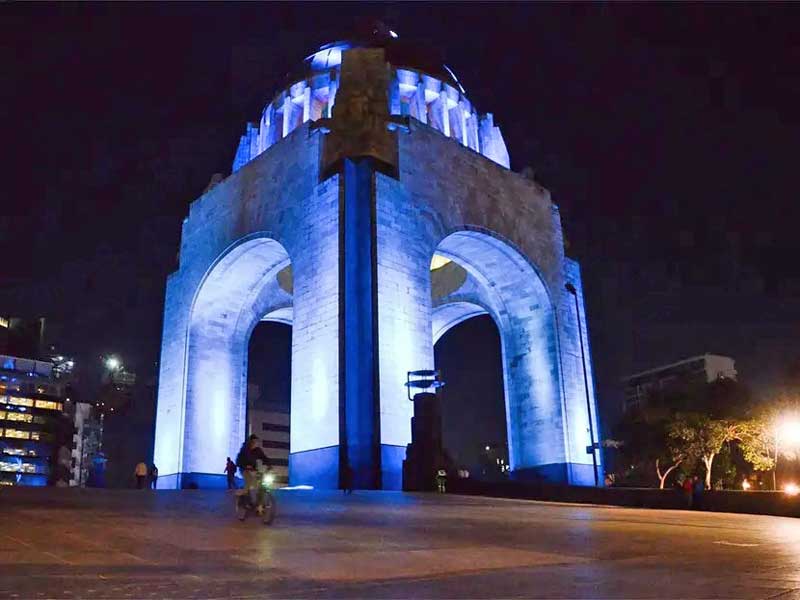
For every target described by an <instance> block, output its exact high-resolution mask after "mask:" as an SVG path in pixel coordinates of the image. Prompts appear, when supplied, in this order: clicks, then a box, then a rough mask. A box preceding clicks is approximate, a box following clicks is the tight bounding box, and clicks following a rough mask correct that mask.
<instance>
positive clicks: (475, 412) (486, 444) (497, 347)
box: [434, 314, 508, 481]
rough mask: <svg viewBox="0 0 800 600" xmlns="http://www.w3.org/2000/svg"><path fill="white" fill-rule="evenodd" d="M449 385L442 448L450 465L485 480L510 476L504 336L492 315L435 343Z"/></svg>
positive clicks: (443, 395) (467, 322)
mask: <svg viewBox="0 0 800 600" xmlns="http://www.w3.org/2000/svg"><path fill="white" fill-rule="evenodd" d="M434 362H435V365H436V369H437V370H439V371H440V373H441V374H442V377H443V379H444V380H445V381H446V383H447V385H445V386H444V387H443V388H441V390H440V392H439V399H440V410H441V418H442V445H443V447H444V450H445V454H446V456H447V457H448V458H449V460H450V464H451V465H452V466H453V467H454V468H456V467H457V468H458V469H459V470H467V471H469V473H470V477H471V478H473V479H480V480H484V481H494V480H499V479H504V478H506V477H507V476H508V472H507V469H508V440H507V436H508V432H507V428H506V409H505V386H504V384H503V360H502V350H501V343H500V331H499V330H498V328H497V324H496V323H495V322H494V319H493V318H492V317H491V316H489V315H488V314H480V315H475V316H472V317H470V318H467V319H464V320H462V321H460V322H459V323H458V324H457V325H455V326H452V327H450V328H448V329H447V331H446V333H444V334H443V335H442V336H441V337H440V338H439V339H437V340H436V342H435V343H434Z"/></svg>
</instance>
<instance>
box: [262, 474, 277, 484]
mask: <svg viewBox="0 0 800 600" xmlns="http://www.w3.org/2000/svg"><path fill="white" fill-rule="evenodd" d="M274 481H275V475H273V474H272V473H266V474H265V475H264V485H266V486H270V485H272V484H273V482H274Z"/></svg>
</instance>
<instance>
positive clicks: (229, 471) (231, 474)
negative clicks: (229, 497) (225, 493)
mask: <svg viewBox="0 0 800 600" xmlns="http://www.w3.org/2000/svg"><path fill="white" fill-rule="evenodd" d="M225 475H226V476H227V477H228V489H229V490H234V489H236V463H235V462H233V461H232V460H231V457H230V456H229V457H228V462H227V463H225Z"/></svg>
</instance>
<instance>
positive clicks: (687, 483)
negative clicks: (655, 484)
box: [681, 475, 694, 508]
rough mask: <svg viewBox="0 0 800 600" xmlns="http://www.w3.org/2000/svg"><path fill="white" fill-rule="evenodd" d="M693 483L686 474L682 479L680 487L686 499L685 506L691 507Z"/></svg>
mask: <svg viewBox="0 0 800 600" xmlns="http://www.w3.org/2000/svg"><path fill="white" fill-rule="evenodd" d="M693 488H694V483H693V482H692V478H691V477H689V476H688V475H687V476H686V478H685V479H684V480H683V485H682V486H681V489H682V490H683V497H684V498H685V500H686V507H687V508H692V495H693V493H694V489H693Z"/></svg>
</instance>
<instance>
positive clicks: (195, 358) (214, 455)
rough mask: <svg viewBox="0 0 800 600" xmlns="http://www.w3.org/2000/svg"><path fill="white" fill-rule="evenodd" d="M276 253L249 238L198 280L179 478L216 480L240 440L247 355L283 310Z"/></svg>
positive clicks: (285, 257) (256, 237)
mask: <svg viewBox="0 0 800 600" xmlns="http://www.w3.org/2000/svg"><path fill="white" fill-rule="evenodd" d="M289 263H290V259H289V254H288V252H287V251H286V249H285V248H284V247H283V245H282V244H281V243H280V242H278V241H276V240H275V239H274V238H273V237H271V236H270V235H269V234H267V233H257V234H253V235H250V236H247V237H245V238H242V239H240V240H238V241H237V242H236V243H234V244H232V245H231V246H229V247H228V248H227V249H226V250H225V251H224V252H223V253H222V254H221V255H220V256H219V257H218V258H217V259H216V260H215V261H214V263H213V265H212V266H211V267H210V268H209V269H208V271H207V272H206V274H205V275H204V277H203V279H202V281H201V283H200V285H199V286H198V288H197V291H196V293H195V296H194V300H193V302H192V306H191V310H190V312H189V323H188V336H187V349H186V365H185V369H186V373H185V378H186V388H185V408H184V415H185V417H184V419H185V420H184V424H183V440H182V449H181V450H182V453H183V452H184V451H185V452H186V454H185V455H184V456H183V465H184V467H183V468H184V472H188V473H192V474H194V476H195V477H202V474H216V473H217V472H218V471H219V464H218V463H219V460H220V456H222V457H223V458H224V457H225V456H235V454H236V452H237V451H238V449H239V446H240V445H241V443H242V440H243V439H244V436H245V432H246V394H247V384H246V378H247V347H248V340H249V339H250V334H251V333H252V330H253V328H254V327H255V326H256V325H257V324H258V322H259V321H260V320H261V319H262V318H263V317H264V316H265V315H270V314H272V313H274V312H275V311H281V310H284V311H285V309H286V308H287V307H288V306H290V305H291V296H290V295H289V294H288V293H287V292H286V291H285V290H283V289H282V288H281V286H280V285H279V284H278V281H277V277H276V275H277V273H278V272H279V271H281V270H282V269H284V268H285V267H286V266H287V265H288V264H289Z"/></svg>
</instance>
